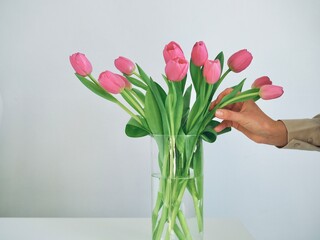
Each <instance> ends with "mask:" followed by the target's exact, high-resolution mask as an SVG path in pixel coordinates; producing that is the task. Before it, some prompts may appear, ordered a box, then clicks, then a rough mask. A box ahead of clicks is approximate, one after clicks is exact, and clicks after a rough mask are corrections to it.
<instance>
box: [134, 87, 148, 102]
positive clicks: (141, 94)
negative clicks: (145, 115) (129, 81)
mask: <svg viewBox="0 0 320 240" xmlns="http://www.w3.org/2000/svg"><path fill="white" fill-rule="evenodd" d="M132 91H134V92H135V93H136V94H137V95H138V97H139V99H140V100H141V101H142V102H143V103H145V99H146V96H145V95H144V94H143V93H142V92H141V91H140V90H139V89H137V88H132Z"/></svg>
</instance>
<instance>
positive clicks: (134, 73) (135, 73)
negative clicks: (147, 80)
mask: <svg viewBox="0 0 320 240" xmlns="http://www.w3.org/2000/svg"><path fill="white" fill-rule="evenodd" d="M133 75H135V76H137V77H138V78H140V79H141V76H140V74H139V73H137V72H133Z"/></svg>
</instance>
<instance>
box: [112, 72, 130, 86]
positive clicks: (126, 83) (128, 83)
mask: <svg viewBox="0 0 320 240" xmlns="http://www.w3.org/2000/svg"><path fill="white" fill-rule="evenodd" d="M115 74H116V73H115ZM116 75H117V76H118V77H120V78H121V79H122V80H123V81H124V83H125V88H126V89H131V88H132V85H131V83H130V82H129V81H128V79H126V78H125V77H124V76H121V75H119V74H116Z"/></svg>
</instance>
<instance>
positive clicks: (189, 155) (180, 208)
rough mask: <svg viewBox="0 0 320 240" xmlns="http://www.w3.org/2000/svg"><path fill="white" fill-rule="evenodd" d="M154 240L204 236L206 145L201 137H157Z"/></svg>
mask: <svg viewBox="0 0 320 240" xmlns="http://www.w3.org/2000/svg"><path fill="white" fill-rule="evenodd" d="M152 139H153V141H152V163H153V164H152V239H153V240H162V239H163V240H175V239H179V240H202V239H203V147H202V140H201V139H200V138H199V137H198V136H190V135H178V136H163V135H161V136H160V135H157V136H153V138H152Z"/></svg>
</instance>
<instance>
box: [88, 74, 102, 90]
mask: <svg viewBox="0 0 320 240" xmlns="http://www.w3.org/2000/svg"><path fill="white" fill-rule="evenodd" d="M88 77H89V78H90V79H91V80H92V82H93V83H95V84H96V85H97V86H99V87H101V86H100V84H99V83H98V81H97V80H96V79H95V78H94V77H93V76H92V75H91V74H89V75H88Z"/></svg>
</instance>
